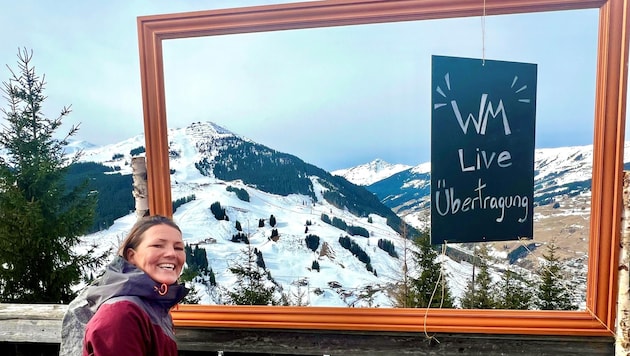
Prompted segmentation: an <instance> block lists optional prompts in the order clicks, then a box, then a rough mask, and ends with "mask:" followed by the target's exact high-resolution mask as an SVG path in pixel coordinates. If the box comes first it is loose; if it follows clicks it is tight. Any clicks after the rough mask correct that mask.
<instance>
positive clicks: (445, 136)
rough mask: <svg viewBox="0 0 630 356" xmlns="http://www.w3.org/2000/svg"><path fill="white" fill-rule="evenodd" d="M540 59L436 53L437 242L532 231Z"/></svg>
mask: <svg viewBox="0 0 630 356" xmlns="http://www.w3.org/2000/svg"><path fill="white" fill-rule="evenodd" d="M536 76H537V65H535V64H528V63H514V62H504V61H492V60H481V59H471V58H457V57H445V56H433V57H432V78H431V81H432V91H431V93H432V95H431V98H432V99H431V103H432V108H431V112H432V114H431V243H432V244H442V243H445V242H481V241H507V240H517V239H519V238H532V237H533V227H534V223H533V215H534V211H533V207H534V204H533V200H534V199H533V196H534V133H535V127H536Z"/></svg>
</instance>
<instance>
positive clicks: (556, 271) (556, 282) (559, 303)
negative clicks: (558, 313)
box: [536, 240, 577, 310]
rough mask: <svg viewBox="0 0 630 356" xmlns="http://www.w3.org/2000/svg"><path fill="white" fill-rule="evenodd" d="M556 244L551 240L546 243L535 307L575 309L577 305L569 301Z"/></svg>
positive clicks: (568, 292) (543, 308)
mask: <svg viewBox="0 0 630 356" xmlns="http://www.w3.org/2000/svg"><path fill="white" fill-rule="evenodd" d="M557 250H558V246H557V245H556V244H555V242H554V241H553V240H551V241H550V242H549V243H548V244H547V252H546V253H544V254H543V259H544V261H543V263H542V266H541V268H540V283H539V285H538V292H537V294H536V296H537V297H538V300H537V305H536V306H537V307H538V308H539V309H542V310H575V309H577V305H575V304H573V303H572V302H571V294H570V289H569V288H567V286H566V283H568V282H567V279H566V278H565V275H564V274H565V272H564V271H563V268H562V264H561V261H560V259H559V258H558V255H557V254H556V251H557Z"/></svg>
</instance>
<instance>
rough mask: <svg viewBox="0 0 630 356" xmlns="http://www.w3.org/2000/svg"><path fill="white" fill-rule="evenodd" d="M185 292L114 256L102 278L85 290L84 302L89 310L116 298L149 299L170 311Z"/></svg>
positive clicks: (177, 285)
mask: <svg viewBox="0 0 630 356" xmlns="http://www.w3.org/2000/svg"><path fill="white" fill-rule="evenodd" d="M187 293H188V290H187V289H186V288H185V287H184V286H183V285H180V284H177V283H175V284H171V285H170V286H166V285H162V284H161V283H158V282H156V281H154V280H153V279H151V277H149V275H148V274H146V273H145V272H144V271H142V270H141V269H139V268H138V267H136V266H134V265H132V264H131V263H129V262H127V261H126V260H125V259H124V258H122V257H120V256H118V257H116V258H115V259H114V260H113V261H112V262H111V263H110V264H109V265H108V266H107V269H106V270H105V273H104V274H103V276H101V277H100V278H98V279H97V280H96V281H95V282H94V283H92V284H91V285H90V286H88V287H87V288H86V294H85V299H86V300H87V302H88V305H90V307H92V306H94V307H95V308H96V309H98V307H99V306H100V305H101V304H103V303H104V302H105V301H107V300H109V299H111V298H114V297H120V296H131V297H139V298H144V299H150V300H152V301H154V302H158V303H159V304H161V305H163V306H164V307H165V308H167V309H170V308H171V307H173V306H175V305H176V304H177V303H179V302H180V301H181V300H182V299H183V298H184V297H185V296H186V294H187ZM96 309H94V311H95V312H96Z"/></svg>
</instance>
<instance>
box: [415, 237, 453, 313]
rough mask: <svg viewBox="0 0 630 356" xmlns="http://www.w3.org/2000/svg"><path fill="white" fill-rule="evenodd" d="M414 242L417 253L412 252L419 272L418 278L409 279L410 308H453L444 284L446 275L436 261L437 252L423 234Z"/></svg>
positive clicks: (445, 283)
mask: <svg viewBox="0 0 630 356" xmlns="http://www.w3.org/2000/svg"><path fill="white" fill-rule="evenodd" d="M414 242H415V245H416V247H417V251H414V252H413V256H414V259H415V261H416V264H417V266H418V267H419V268H420V270H421V271H420V275H419V276H418V278H412V279H411V286H412V295H413V298H412V300H413V302H412V305H410V307H415V308H426V307H431V308H451V307H453V297H452V295H451V291H450V288H449V287H448V283H447V282H446V275H445V274H444V271H443V270H442V267H441V265H440V262H439V261H438V254H437V252H436V251H435V250H434V249H433V246H431V242H430V240H429V235H428V234H424V235H423V236H421V237H419V238H417V239H416V240H415V241H414Z"/></svg>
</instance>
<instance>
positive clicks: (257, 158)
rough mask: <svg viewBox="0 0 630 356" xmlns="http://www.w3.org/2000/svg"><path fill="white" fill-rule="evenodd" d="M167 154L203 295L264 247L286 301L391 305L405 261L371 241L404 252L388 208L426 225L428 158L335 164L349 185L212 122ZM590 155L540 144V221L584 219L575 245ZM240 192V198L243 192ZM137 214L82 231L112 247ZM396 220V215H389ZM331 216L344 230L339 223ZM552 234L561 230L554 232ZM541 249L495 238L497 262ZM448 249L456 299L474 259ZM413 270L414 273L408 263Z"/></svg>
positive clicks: (565, 225) (135, 150)
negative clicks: (203, 257)
mask: <svg viewBox="0 0 630 356" xmlns="http://www.w3.org/2000/svg"><path fill="white" fill-rule="evenodd" d="M82 148H83V150H84V154H83V156H82V160H83V161H85V162H99V163H102V164H104V165H107V166H109V167H112V168H113V171H114V172H115V173H114V174H131V164H130V162H131V158H132V157H133V156H135V155H142V154H143V152H144V137H143V136H142V135H139V136H136V137H132V138H130V139H127V140H124V141H122V142H119V143H116V144H113V145H108V146H104V147H93V148H90V147H89V146H85V145H84V146H83V147H82ZM169 155H170V158H171V159H170V169H171V192H172V198H173V200H174V201H175V200H186V201H187V203H185V204H183V205H181V206H179V207H178V208H177V209H176V211H175V212H174V216H173V217H174V219H175V221H176V222H177V223H179V224H180V226H181V227H182V229H183V232H184V239H185V241H186V242H187V243H189V244H192V245H197V246H199V247H203V248H205V249H206V251H207V256H208V260H209V266H210V268H212V270H213V272H214V273H215V275H216V280H217V284H218V285H217V287H210V286H208V284H207V283H204V282H203V281H202V280H198V281H197V289H198V291H199V297H200V298H201V302H202V303H209V304H214V303H222V302H225V300H226V292H227V291H228V290H229V289H230V288H231V286H233V285H234V282H235V276H234V275H233V274H232V273H231V272H230V270H229V267H233V266H235V265H238V264H242V263H244V262H245V261H246V259H247V251H248V249H255V251H257V252H258V253H261V254H262V256H263V258H264V265H265V268H266V270H268V271H269V272H270V275H271V276H272V278H273V281H270V282H269V283H274V284H275V285H276V286H278V288H279V289H280V290H281V291H282V293H283V294H284V295H285V297H287V298H288V299H289V302H290V303H292V304H300V305H304V304H308V305H314V306H324V305H325V306H382V307H386V306H392V303H393V302H392V298H391V293H390V292H391V285H392V284H393V283H396V282H397V281H400V278H401V271H402V270H403V262H404V261H402V259H401V258H396V257H392V256H391V255H390V254H389V253H388V252H386V251H385V250H384V249H382V248H379V245H381V244H380V243H379V241H389V242H391V243H392V244H393V245H394V247H395V250H396V251H398V252H399V255H400V252H402V251H404V249H405V248H412V247H411V246H409V244H408V241H407V240H405V239H403V238H402V237H401V235H400V234H399V232H398V231H399V230H398V228H400V224H401V221H402V220H400V217H399V216H397V215H395V214H393V212H392V210H393V211H395V212H397V213H398V214H399V215H401V216H404V218H405V221H406V222H407V223H408V224H410V225H411V226H414V227H416V228H422V227H424V225H423V224H426V222H427V221H428V220H427V217H428V207H429V206H428V204H429V200H428V199H429V181H430V164H428V163H425V164H421V165H418V166H415V167H406V168H405V166H403V165H395V164H388V163H385V162H383V161H380V160H376V161H375V162H371V163H369V164H366V165H362V166H360V167H355V168H356V169H347V170H344V171H343V172H339V171H337V172H335V173H336V174H344V176H345V175H348V179H352V180H354V181H355V182H357V183H366V182H369V181H372V183H371V184H369V185H367V186H366V187H365V188H367V190H366V189H365V188H363V187H360V186H358V185H355V184H352V183H350V182H348V180H346V179H344V178H342V177H340V176H336V175H332V174H330V173H328V172H325V171H324V170H322V169H319V168H317V167H314V166H312V165H309V164H306V163H304V162H303V161H301V160H300V159H299V158H297V157H295V156H291V155H289V154H285V153H280V152H276V151H274V150H272V149H270V148H268V147H265V146H262V145H259V144H256V143H255V142H252V141H251V140H248V139H245V138H242V137H239V136H238V135H236V134H234V133H232V132H229V131H228V130H225V129H223V128H221V127H220V126H217V125H215V124H213V123H209V122H205V123H195V124H192V125H190V126H188V127H186V128H181V129H171V130H169ZM591 162H592V147H590V146H583V147H565V148H559V149H541V150H537V151H536V172H535V179H536V199H537V204H538V207H537V209H539V210H537V213H536V219H537V221H547V220H545V219H546V218H547V217H548V216H551V215H554V214H552V213H549V211H551V210H549V211H545V210H544V209H556V210H554V213H555V215H558V216H560V215H562V216H564V215H571V216H575V217H576V219H581V220H579V221H578V222H575V221H574V220H571V221H563V222H562V223H561V224H560V223H559V225H561V227H562V229H564V230H563V231H564V232H563V233H565V234H567V235H570V236H569V237H571V241H575V242H574V243H575V244H580V245H586V243H585V242H584V241H583V237H582V235H579V234H580V232H581V231H586V234H587V233H588V212H589V210H588V202H587V198H588V197H590V191H589V188H590V174H591V170H592V168H591V167H592V163H591ZM352 172H353V173H352ZM385 176H386V178H383V179H380V180H379V179H377V178H376V177H385ZM357 179H358V180H357ZM130 190H131V189H130ZM368 190H369V191H368ZM243 192H246V194H245V195H246V196H247V197H248V198H247V199H243ZM238 193H241V194H238ZM377 197H378V198H377ZM103 198H106V197H101V199H103ZM575 201H581V203H579V204H583V206H582V207H581V208H579V207H578V206H577V205H575V204H578V203H575ZM217 202H218V203H220V205H221V207H222V208H224V209H225V212H226V215H227V216H228V218H229V220H217V219H216V218H215V217H214V215H213V214H212V212H211V209H210V207H211V205H213V204H214V203H217ZM551 202H554V204H550V203H551ZM585 202H586V203H585ZM555 203H558V204H557V205H558V206H556V204H555ZM388 207H389V208H388ZM557 209H559V210H557ZM562 209H565V210H566V214H564V210H563V213H562V214H558V212H559V211H560V210H562ZM271 215H273V216H274V219H275V220H276V221H277V224H276V225H275V226H270V225H269V221H270V217H271ZM324 217H326V218H324ZM135 219H136V218H135V214H134V213H133V212H130V213H129V214H127V215H125V216H123V217H121V218H119V219H117V220H116V221H115V222H114V224H113V225H112V226H111V227H109V228H108V229H106V230H102V231H99V232H97V233H94V234H91V235H88V236H85V241H84V244H85V245H86V246H87V245H91V244H97V245H98V246H99V247H100V249H102V250H103V249H107V248H114V247H115V246H117V245H118V244H119V243H120V241H121V240H122V239H123V238H124V236H125V234H126V233H127V231H128V230H129V229H130V227H131V225H133V223H134V222H135ZM394 219H397V220H396V221H394V222H393V220H394ZM260 220H264V222H265V223H264V226H262V227H259V225H258V224H259V221H260ZM323 220H327V221H328V220H331V221H332V222H335V221H336V222H337V224H335V223H327V222H324V221H323ZM584 220H585V222H584ZM237 222H238V223H239V224H238V225H240V226H241V227H242V232H243V233H244V234H246V235H248V238H249V241H250V244H249V245H247V244H245V243H241V242H233V241H232V240H233V237H234V236H235V235H236V234H238V233H239V231H238V230H237V226H236V225H237ZM339 222H341V223H342V224H341V225H345V226H346V228H342V227H340V224H339ZM347 227H351V229H348V228H347ZM274 230H277V232H278V238H277V239H275V238H271V237H272V234H273V233H274ZM348 231H353V232H357V231H358V232H359V233H356V234H354V235H353V234H351V233H349V232H348ZM361 231H366V232H367V234H365V235H367V236H362V234H361ZM576 231H577V232H576ZM549 234H553V235H557V234H558V233H557V232H556V230H553V229H552V230H551V232H549ZM571 234H574V235H571ZM309 235H315V236H317V237H318V238H319V244H318V246H317V248H315V249H314V250H312V249H310V248H309V246H307V243H306V237H307V236H309ZM346 236H348V237H349V238H350V239H351V241H352V243H353V245H355V247H356V248H357V249H360V250H361V251H364V252H365V254H366V255H367V256H368V257H369V259H368V260H367V262H366V261H365V259H364V260H363V261H361V260H360V259H359V258H358V257H357V253H356V249H355V250H354V251H351V250H349V249H346V248H344V247H342V243H341V241H340V238H345V237H346ZM537 239H538V238H537ZM567 240H568V239H567ZM540 241H541V242H544V241H545V240H544V238H543V239H541V240H540ZM538 246H540V243H539V242H536V243H533V244H530V245H526V244H523V243H521V242H515V243H511V244H504V245H503V246H495V247H494V249H493V250H492V253H493V256H494V257H495V258H496V261H495V262H494V263H493V268H494V269H495V270H497V271H501V270H505V269H506V268H507V266H508V265H510V263H513V262H515V261H518V260H519V259H520V258H521V255H519V253H522V252H523V250H524V249H525V250H527V251H530V250H535V248H536V247H538ZM451 248H452V251H455V252H456V253H455V254H449V255H442V256H440V259H441V260H442V261H443V262H444V266H445V268H446V269H445V272H446V273H447V274H448V275H449V277H450V278H448V282H449V286H450V287H451V289H452V292H453V294H454V296H456V297H457V296H459V295H461V293H462V291H463V290H464V289H465V286H466V283H467V279H468V278H470V276H471V275H472V265H471V264H470V263H468V262H467V259H466V256H469V255H470V252H471V251H470V247H469V246H465V245H457V246H452V247H451ZM580 248H581V247H580ZM583 250H586V247H584V248H583ZM519 251H520V252H519ZM525 255H527V252H526V253H525ZM449 256H456V257H452V258H451V257H449ZM565 257H566V258H567V259H571V261H572V262H571V263H573V264H574V265H575V274H576V275H583V274H584V271H585V265H584V253H582V254H581V255H579V256H577V257H576V255H567V256H565ZM576 261H577V262H576ZM314 262H317V265H318V267H319V268H315V266H316V264H315V263H314ZM407 263H408V264H409V263H411V261H407ZM531 263H532V262H530V264H529V265H527V264H523V266H525V267H526V268H529V269H530V270H533V269H535V267H536V266H535V265H532V264H531ZM533 263H535V262H533ZM512 267H513V268H515V267H514V266H512ZM409 270H410V271H413V270H414V268H413V266H410V268H409ZM497 276H498V274H497ZM497 278H498V277H497ZM206 281H207V280H206ZM575 292H576V298H577V299H578V300H582V299H583V295H584V293H583V292H584V290H583V288H582V287H579V288H576V290H575ZM580 298H582V299H580Z"/></svg>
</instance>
